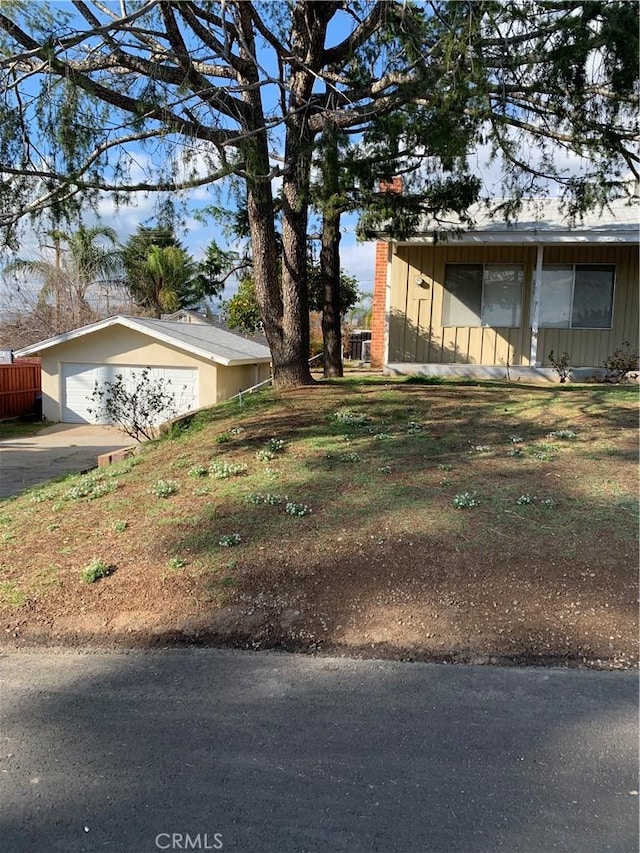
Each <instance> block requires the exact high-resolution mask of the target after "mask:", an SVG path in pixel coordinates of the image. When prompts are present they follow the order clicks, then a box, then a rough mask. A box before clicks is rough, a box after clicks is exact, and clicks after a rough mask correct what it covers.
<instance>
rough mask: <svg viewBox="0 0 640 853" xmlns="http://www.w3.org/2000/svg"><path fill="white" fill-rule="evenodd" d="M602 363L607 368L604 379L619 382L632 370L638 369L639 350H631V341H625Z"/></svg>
mask: <svg viewBox="0 0 640 853" xmlns="http://www.w3.org/2000/svg"><path fill="white" fill-rule="evenodd" d="M602 364H603V365H604V367H606V369H607V374H606V376H605V378H604V381H605V382H613V383H615V384H617V383H618V382H622V381H624V379H625V378H626V376H627V375H628V374H629V373H631V371H633V370H638V367H639V365H638V350H637V349H635V350H631V349H630V344H629V341H623V342H622V346H620V347H619V348H618V349H617V350H616V351H615V352H614V353H613V355H610V356H609V357H608V358H606V359H605V360H604V361H603V362H602Z"/></svg>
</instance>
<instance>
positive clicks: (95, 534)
mask: <svg viewBox="0 0 640 853" xmlns="http://www.w3.org/2000/svg"><path fill="white" fill-rule="evenodd" d="M637 402H638V392H637V388H631V387H629V388H625V387H620V388H611V387H603V386H585V387H580V388H576V387H569V388H567V389H565V388H561V387H559V386H553V387H544V388H535V387H522V386H519V385H515V384H513V385H507V384H499V383H485V384H457V385H456V384H452V383H447V384H440V385H431V384H420V383H415V384H414V383H408V382H387V381H380V380H378V381H367V380H366V379H358V380H351V381H349V380H343V381H337V382H334V383H322V384H320V385H318V386H316V387H313V388H310V389H304V390H298V391H291V392H286V393H280V394H276V393H275V392H273V391H267V392H264V393H262V394H260V395H255V396H254V397H250V398H245V401H244V405H243V407H242V408H240V407H239V406H238V404H237V403H235V402H234V403H229V404H225V405H221V406H218V407H216V408H215V409H212V410H210V411H209V412H207V413H204V414H201V415H198V416H196V417H195V419H194V420H193V421H192V422H191V425H190V426H189V427H188V428H187V429H184V430H183V431H181V432H178V433H175V434H174V435H173V436H170V437H167V438H165V439H163V440H159V441H157V442H153V443H150V444H148V445H145V446H144V447H143V448H142V450H141V453H140V454H139V455H138V456H136V457H134V458H132V459H128V460H125V461H124V462H121V463H118V464H117V465H114V466H112V467H110V468H107V469H100V470H99V471H96V472H92V473H89V474H85V475H82V476H81V475H77V476H72V477H68V478H67V479H65V480H64V481H61V482H56V483H52V484H48V485H45V486H43V487H39V488H37V489H33V490H31V491H30V492H27V493H25V494H23V495H21V496H19V497H17V498H15V499H9V500H5V501H2V502H0V539H1V541H2V552H1V556H0V622H1V624H2V627H3V631H2V636H3V637H4V638H5V642H8V643H10V644H27V643H31V642H41V641H45V642H65V643H86V642H89V641H90V642H95V643H108V644H113V643H124V644H129V645H147V644H166V643H168V642H200V643H208V642H211V643H223V644H231V645H240V646H243V647H244V646H247V647H250V648H261V647H265V646H273V647H281V648H287V649H299V650H304V651H314V652H318V651H327V652H331V653H334V654H335V653H338V654H340V653H344V654H354V655H367V656H377V657H396V658H403V659H407V658H410V659H421V660H441V661H476V662H485V661H498V662H513V663H536V662H540V663H557V664H560V665H582V666H592V667H607V668H627V667H632V666H637V640H636V638H637V613H638V584H637V567H638V546H637V531H638V523H637V485H638V477H637V474H638V470H637V462H638V448H637Z"/></svg>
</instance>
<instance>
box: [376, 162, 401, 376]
mask: <svg viewBox="0 0 640 853" xmlns="http://www.w3.org/2000/svg"><path fill="white" fill-rule="evenodd" d="M380 192H383V193H384V192H388V193H402V178H400V177H398V176H396V177H395V178H394V179H393V180H392V181H391V182H389V181H381V183H380ZM389 250H390V243H389V242H387V241H385V240H379V241H378V242H377V243H376V261H375V270H374V274H373V304H372V307H371V367H378V368H379V367H382V366H383V364H384V356H385V342H386V336H387V329H386V325H387V316H386V314H387V269H388V262H389Z"/></svg>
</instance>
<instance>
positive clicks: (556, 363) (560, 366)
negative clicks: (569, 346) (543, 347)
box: [549, 350, 571, 382]
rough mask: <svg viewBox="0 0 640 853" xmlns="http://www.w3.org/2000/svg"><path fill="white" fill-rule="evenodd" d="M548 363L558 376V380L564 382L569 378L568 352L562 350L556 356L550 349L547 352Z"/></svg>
mask: <svg viewBox="0 0 640 853" xmlns="http://www.w3.org/2000/svg"><path fill="white" fill-rule="evenodd" d="M549 363H550V364H551V367H553V369H554V370H555V372H556V373H557V374H558V376H559V377H560V382H566V381H567V379H571V367H570V364H571V356H570V355H569V353H568V352H562V353H560V355H559V356H558V357H557V358H556V357H555V356H554V354H553V350H551V352H550V353H549Z"/></svg>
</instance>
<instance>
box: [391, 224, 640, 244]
mask: <svg viewBox="0 0 640 853" xmlns="http://www.w3.org/2000/svg"><path fill="white" fill-rule="evenodd" d="M381 239H384V238H382V237H381ZM389 242H391V243H393V244H394V245H397V246H416V245H417V246H440V247H442V246H450V245H456V246H461V245H462V246H540V245H543V246H555V245H563V246H570V245H574V246H586V245H594V244H597V245H603V244H604V245H607V244H608V245H619V244H621V243H622V244H626V245H636V246H637V245H638V244H640V232H639V231H638V230H635V229H625V230H611V231H605V230H603V231H585V232H582V233H580V232H579V231H547V230H544V229H535V228H534V229H532V230H531V231H524V230H513V231H467V232H464V233H460V234H456V233H449V232H448V233H446V234H445V235H444V236H443V235H442V234H436V235H434V234H416V235H415V236H414V237H410V238H408V239H406V240H389Z"/></svg>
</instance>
